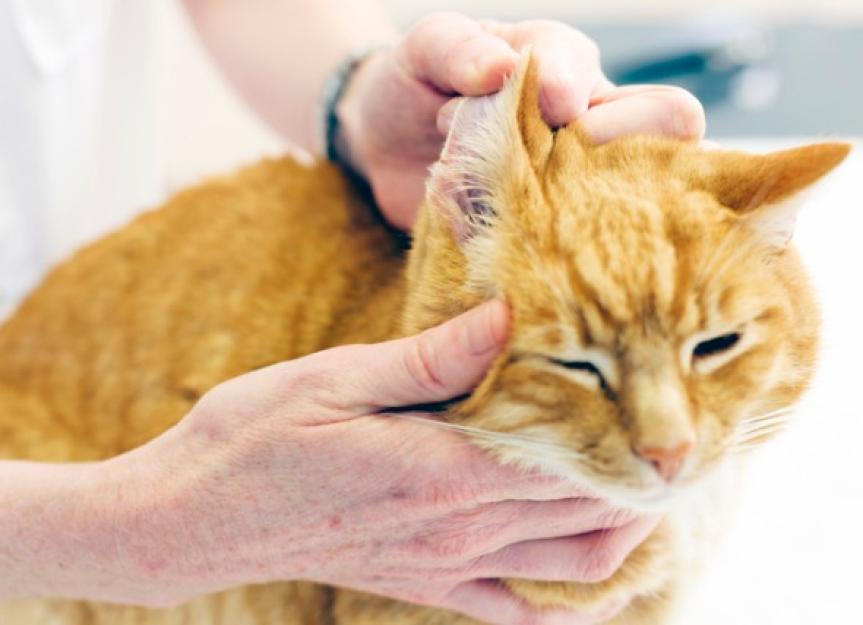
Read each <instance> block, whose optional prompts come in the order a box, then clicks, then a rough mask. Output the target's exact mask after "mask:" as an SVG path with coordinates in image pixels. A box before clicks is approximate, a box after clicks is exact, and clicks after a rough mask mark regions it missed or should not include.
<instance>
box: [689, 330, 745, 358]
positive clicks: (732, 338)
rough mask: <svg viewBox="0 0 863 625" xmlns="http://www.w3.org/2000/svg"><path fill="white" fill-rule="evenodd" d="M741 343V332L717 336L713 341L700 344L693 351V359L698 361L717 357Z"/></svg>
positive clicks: (709, 340) (708, 340)
mask: <svg viewBox="0 0 863 625" xmlns="http://www.w3.org/2000/svg"><path fill="white" fill-rule="evenodd" d="M739 342H740V333H739V332H730V333H728V334H722V335H720V336H715V337H713V338H711V339H707V340H706V341H701V342H700V343H698V344H697V345H696V346H695V347H694V348H693V350H692V357H693V358H696V359H699V358H709V357H710V356H715V355H717V354H721V353H723V352H727V351H728V350H729V349H731V348H732V347H734V346H735V345H737V344H738V343H739Z"/></svg>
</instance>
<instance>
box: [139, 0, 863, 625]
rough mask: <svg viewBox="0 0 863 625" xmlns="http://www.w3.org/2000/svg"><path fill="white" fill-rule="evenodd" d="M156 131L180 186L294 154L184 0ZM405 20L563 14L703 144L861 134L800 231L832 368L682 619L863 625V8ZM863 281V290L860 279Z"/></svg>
mask: <svg viewBox="0 0 863 625" xmlns="http://www.w3.org/2000/svg"><path fill="white" fill-rule="evenodd" d="M160 4H161V6H162V7H163V9H162V14H161V15H160V16H159V20H158V21H159V23H158V24H157V25H156V26H157V27H156V28H155V29H153V30H154V32H155V34H156V36H158V37H160V38H162V39H164V41H162V42H160V43H161V44H162V45H160V46H159V49H161V50H162V51H163V54H164V58H163V59H162V63H161V67H160V68H159V80H161V86H160V89H161V98H160V103H161V105H162V113H161V114H162V115H164V117H165V119H164V120H163V122H164V123H162V124H161V127H162V128H163V129H164V132H165V136H164V137H162V145H163V146H164V149H165V151H166V154H165V157H166V162H167V167H168V172H167V174H168V178H169V180H170V182H171V185H172V186H174V187H178V186H181V185H184V184H188V183H190V182H193V181H196V180H198V179H199V178H200V177H201V176H202V175H204V174H210V173H218V172H223V171H226V170H230V169H232V168H234V167H235V166H236V165H238V164H240V163H242V162H247V161H252V160H255V159H257V158H259V157H260V156H261V155H262V154H280V153H283V152H284V151H285V146H284V145H282V144H281V143H280V141H279V140H278V139H277V138H275V136H274V135H273V134H272V133H270V132H269V131H268V130H267V129H266V128H264V127H262V126H261V125H260V124H259V122H257V121H256V120H255V119H254V118H253V117H252V116H251V115H249V114H248V113H247V112H246V111H245V109H244V107H243V105H241V104H240V103H239V102H238V101H237V100H236V99H235V97H234V96H233V95H232V94H231V92H230V91H229V90H228V89H227V88H226V87H225V86H224V85H223V84H222V83H221V79H220V78H219V77H218V76H217V74H216V73H215V72H214V70H213V69H212V68H211V67H210V66H209V64H208V61H207V60H206V58H205V56H204V55H203V53H202V52H201V50H200V49H199V47H198V43H197V41H196V40H195V39H194V37H193V36H192V35H191V33H190V31H189V28H188V25H187V24H186V23H185V19H184V17H183V16H182V15H181V14H179V12H178V11H177V9H176V3H175V2H162V3H160ZM386 4H387V5H388V6H389V7H390V8H391V11H392V13H393V15H394V16H395V18H396V19H397V21H398V22H399V23H400V24H402V25H404V26H408V25H409V24H410V23H412V22H413V21H414V20H415V19H417V18H418V17H419V16H421V15H423V14H425V13H428V12H430V11H434V10H441V9H454V10H458V11H462V12H464V13H467V14H470V15H473V16H481V17H493V18H498V19H505V18H509V19H519V18H536V17H543V18H554V19H560V20H564V21H567V22H569V23H571V24H573V25H575V26H577V27H579V28H581V29H583V30H584V31H585V32H587V33H588V34H590V35H591V36H593V37H594V38H595V39H596V40H597V41H598V42H599V45H600V48H601V49H602V53H603V58H604V67H605V69H606V71H607V73H608V74H609V76H610V77H611V78H612V80H615V81H617V82H621V83H624V82H673V83H677V84H681V85H684V86H686V87H687V88H689V89H690V90H692V91H693V92H694V93H695V94H696V95H697V96H698V97H699V98H701V100H702V101H703V102H704V104H705V107H706V110H707V121H708V136H709V137H710V138H712V139H715V140H718V141H719V142H720V143H722V144H723V145H725V146H728V147H733V148H742V149H748V150H755V151H766V150H772V149H777V148H780V147H785V146H789V145H793V144H795V143H801V142H804V141H811V140H819V139H826V138H844V139H848V140H852V141H856V142H857V144H856V145H857V147H856V149H855V151H854V152H853V153H852V156H851V157H850V158H849V160H848V161H847V162H846V163H845V164H843V165H842V166H841V167H840V169H839V170H838V171H837V172H836V173H835V174H833V175H831V176H830V177H829V179H828V180H827V181H825V183H823V184H822V185H820V186H819V188H818V189H816V191H815V192H814V194H813V195H812V197H811V199H810V201H809V202H808V204H807V205H806V207H805V208H804V211H803V213H802V216H801V219H800V222H799V226H798V229H797V234H796V241H797V243H798V247H799V249H800V251H801V253H802V254H803V256H804V259H805V260H806V262H807V264H808V266H809V267H810V269H811V271H812V274H813V278H814V282H815V285H816V288H817V290H818V292H819V296H820V300H821V302H822V306H823V311H824V320H825V321H824V342H823V358H822V363H821V366H820V368H819V373H818V376H817V378H816V382H815V384H814V387H813V389H812V391H811V393H810V394H809V395H808V397H807V398H806V400H805V401H804V403H803V404H802V405H801V407H800V409H799V411H798V415H797V418H796V421H795V423H794V425H793V427H791V428H790V430H789V431H788V432H787V433H786V434H784V435H783V436H781V437H780V438H779V440H777V441H774V443H773V444H772V445H770V446H768V447H767V448H765V449H763V450H761V451H760V452H759V453H758V454H757V456H756V457H755V458H754V459H753V462H752V465H751V466H750V468H749V471H748V474H747V476H746V481H745V483H744V485H743V486H742V488H741V493H740V502H739V506H738V508H737V510H736V512H735V513H734V521H733V523H732V525H731V527H729V528H728V532H727V536H726V538H725V540H724V542H722V544H720V545H717V552H716V553H715V554H714V555H713V557H712V558H711V559H709V560H708V561H707V566H706V567H705V571H704V575H703V576H702V577H701V578H700V579H699V580H698V582H696V583H695V588H694V589H693V591H692V592H691V593H690V594H689V596H688V597H689V598H688V602H687V605H686V606H685V608H684V609H683V611H682V613H681V616H680V621H679V622H680V623H681V625H684V624H685V625H729V624H733V625H804V624H805V625H811V624H812V623H831V624H843V625H844V624H848V625H851V624H852V623H863V617H861V613H860V607H859V593H860V590H859V584H860V581H859V580H860V562H861V561H863V484H861V481H863V454H861V453H860V451H859V449H858V446H859V441H861V440H863V409H861V403H863V402H861V401H860V398H859V391H857V390H856V389H858V388H859V385H860V382H859V371H860V364H859V356H860V353H861V350H863V324H861V319H863V296H861V294H860V287H859V284H860V278H859V274H860V272H861V269H863V246H861V245H860V240H861V230H863V155H861V154H860V152H861V150H863V143H861V142H860V141H859V140H860V138H863V0H819V1H814V0H808V1H807V0H725V1H723V2H721V3H720V2H714V1H709V0H650V1H649V2H648V1H647V0H595V1H591V0H581V1H580V2H565V1H562V0H530V1H522V2H518V1H514V0H473V1H467V0H463V1H461V2H458V1H452V2H432V1H431V0H413V1H406V0H399V1H398V2H397V1H395V0H389V1H388V2H387V3H386ZM855 284H856V285H857V286H854V285H855Z"/></svg>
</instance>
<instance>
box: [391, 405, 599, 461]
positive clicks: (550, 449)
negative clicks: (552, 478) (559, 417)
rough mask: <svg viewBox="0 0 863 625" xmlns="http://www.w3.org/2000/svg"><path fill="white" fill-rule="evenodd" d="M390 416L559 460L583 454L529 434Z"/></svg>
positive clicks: (410, 416) (394, 414)
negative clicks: (550, 456)
mask: <svg viewBox="0 0 863 625" xmlns="http://www.w3.org/2000/svg"><path fill="white" fill-rule="evenodd" d="M388 414H389V416H393V417H399V418H401V419H407V420H410V421H414V422H417V423H423V424H425V425H428V426H431V427H438V428H441V429H445V430H450V431H454V432H461V433H463V434H467V435H469V436H471V437H473V438H478V439H480V440H483V441H485V442H490V443H494V444H495V445H498V446H510V447H517V448H519V449H523V450H533V451H535V452H536V453H537V454H542V455H546V456H549V455H554V456H556V457H558V458H562V459H570V458H574V459H577V458H581V457H582V454H580V453H579V452H578V451H576V450H574V449H570V448H569V447H565V446H563V445H561V444H559V443H556V442H554V441H549V440H544V439H542V438H539V437H535V436H529V435H527V434H517V433H509V432H495V431H493V430H486V429H483V428H478V427H473V426H469V425H461V424H458V423H450V422H448V421H440V420H437V419H429V418H427V417H420V416H417V415H414V414H410V413H388Z"/></svg>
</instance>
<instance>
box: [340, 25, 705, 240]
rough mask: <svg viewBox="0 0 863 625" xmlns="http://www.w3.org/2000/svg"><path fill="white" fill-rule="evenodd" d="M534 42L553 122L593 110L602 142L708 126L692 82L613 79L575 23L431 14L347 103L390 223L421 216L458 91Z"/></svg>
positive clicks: (350, 126) (361, 74)
mask: <svg viewBox="0 0 863 625" xmlns="http://www.w3.org/2000/svg"><path fill="white" fill-rule="evenodd" d="M528 46H529V47H530V48H531V50H532V54H533V57H534V59H535V60H536V62H537V65H538V68H539V92H538V100H539V106H540V108H541V110H542V116H543V118H544V119H545V121H546V123H547V124H549V125H551V126H560V125H563V124H566V123H568V122H570V121H572V120H574V119H576V118H579V117H584V118H586V121H585V125H586V126H587V127H590V128H592V129H594V130H595V132H592V134H593V136H594V138H595V139H596V140H597V141H599V142H601V141H606V140H610V139H612V138H614V137H617V136H620V135H623V134H628V133H641V134H664V135H668V136H673V137H677V138H681V139H698V138H700V136H701V134H702V133H703V132H704V117H703V112H702V111H701V107H700V105H699V104H698V102H697V101H696V100H695V99H694V98H693V97H692V96H690V95H688V94H687V93H686V92H685V91H683V90H680V89H674V88H653V87H651V88H624V89H616V88H614V85H612V84H611V83H610V82H609V81H608V80H607V79H606V78H605V76H604V74H603V73H602V68H601V66H600V63H599V53H598V51H597V49H596V45H595V44H594V43H593V42H592V41H591V40H590V39H589V38H588V37H586V36H585V35H584V34H583V33H581V32H579V31H578V30H576V29H574V28H572V27H570V26H567V25H565V24H563V23H559V22H553V21H544V20H532V21H525V22H520V23H514V24H504V23H498V22H478V21H475V20H472V19H469V18H467V17H465V16H462V15H458V14H455V13H439V14H435V15H431V16H429V17H426V18H424V19H423V20H421V21H420V22H419V23H418V24H417V25H416V26H415V27H414V28H412V29H411V30H410V31H409V32H408V33H407V34H406V35H405V37H404V38H403V39H402V40H401V41H400V42H399V43H398V44H397V45H396V46H395V47H394V48H393V49H391V50H386V51H381V52H378V53H376V54H373V55H371V56H370V57H369V58H368V59H367V61H366V62H364V63H363V64H362V66H360V68H359V69H358V70H357V72H356V74H355V75H354V78H353V79H352V80H351V83H350V86H349V88H348V89H347V91H346V93H345V95H344V97H343V99H342V102H341V103H340V105H339V110H338V116H339V120H340V121H341V125H342V128H343V132H344V138H345V140H346V143H347V145H348V147H349V152H350V159H351V162H352V165H353V166H354V167H356V168H357V169H358V170H359V171H360V173H362V174H363V175H364V176H365V177H366V178H367V179H368V181H369V183H370V184H371V187H372V191H373V192H374V195H375V199H376V200H377V202H378V204H379V206H380V208H381V211H382V212H383V214H384V216H385V217H386V218H387V220H388V221H389V222H390V223H392V224H393V225H395V226H397V227H399V228H404V229H407V228H409V227H410V226H411V225H413V223H414V220H415V219H416V215H417V211H418V209H419V206H420V203H421V201H422V198H423V188H424V183H425V179H426V177H427V173H428V167H429V166H430V165H431V164H432V163H433V162H434V161H435V160H436V159H437V157H438V155H439V153H440V149H441V147H442V145H443V139H444V134H442V132H443V133H446V131H448V129H449V125H448V121H449V119H450V118H451V113H452V112H453V110H454V109H453V107H454V105H453V104H452V102H453V100H454V99H458V98H459V97H460V96H472V97H475V96H483V95H490V94H494V93H496V92H498V91H499V90H500V89H501V87H502V86H503V84H504V82H505V79H506V77H507V76H509V75H511V74H512V72H513V71H514V70H515V68H516V66H517V64H518V56H519V54H520V53H521V52H522V51H523V50H524V49H525V48H526V47H528Z"/></svg>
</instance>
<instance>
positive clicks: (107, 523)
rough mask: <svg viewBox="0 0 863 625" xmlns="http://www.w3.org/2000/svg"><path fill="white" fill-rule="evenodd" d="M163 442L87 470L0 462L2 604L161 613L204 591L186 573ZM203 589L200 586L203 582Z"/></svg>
mask: <svg viewBox="0 0 863 625" xmlns="http://www.w3.org/2000/svg"><path fill="white" fill-rule="evenodd" d="M165 447H166V445H165V444H164V443H163V442H162V441H159V440H157V441H154V442H152V443H150V444H149V445H147V446H145V447H142V448H139V449H137V450H135V451H133V452H130V453H128V454H124V455H123V456H118V457H116V458H112V459H110V460H106V461H102V462H90V463H56V464H48V463H37V462H23V461H2V460H0V600H2V599H15V598H37V597H56V598H70V599H89V600H96V601H108V602H113V603H128V604H137V605H145V606H151V607H158V606H162V605H173V604H175V603H177V602H178V601H180V600H183V599H185V598H188V597H190V596H193V595H194V594H198V593H199V592H200V591H202V590H204V588H202V587H201V585H200V583H202V581H201V580H200V579H198V577H199V576H196V575H195V574H191V573H190V572H189V571H188V570H185V569H184V567H186V568H188V566H189V564H190V562H189V558H187V557H185V556H184V553H185V551H184V546H185V545H187V543H188V542H189V540H190V537H189V536H188V534H187V533H186V528H185V527H183V524H182V523H181V522H179V521H178V520H177V515H175V514H173V512H174V511H175V509H176V508H177V507H178V502H179V500H180V499H181V497H178V496H176V489H175V488H174V487H175V486H176V485H177V484H178V482H181V481H182V480H179V479H178V475H177V474H176V471H175V467H174V463H173V462H171V461H170V459H169V458H163V457H162V455H163V451H162V450H163V448H165ZM199 582H200V583H199Z"/></svg>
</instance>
